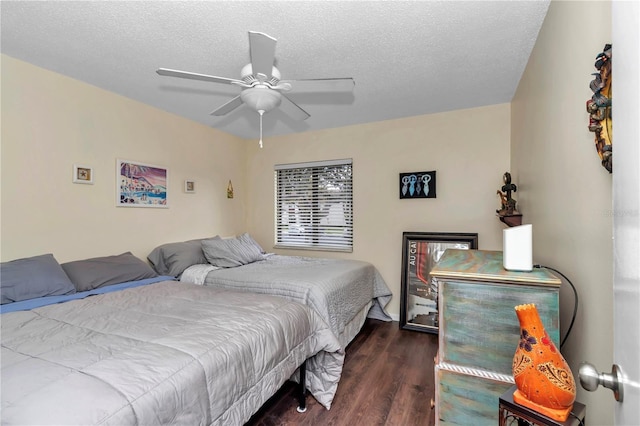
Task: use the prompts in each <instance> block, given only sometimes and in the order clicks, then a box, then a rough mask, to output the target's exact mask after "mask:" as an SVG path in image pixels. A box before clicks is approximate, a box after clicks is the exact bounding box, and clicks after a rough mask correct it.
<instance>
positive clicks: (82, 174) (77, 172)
mask: <svg viewBox="0 0 640 426" xmlns="http://www.w3.org/2000/svg"><path fill="white" fill-rule="evenodd" d="M73 183H85V184H89V185H93V169H92V168H91V167H89V166H82V165H80V164H74V165H73Z"/></svg>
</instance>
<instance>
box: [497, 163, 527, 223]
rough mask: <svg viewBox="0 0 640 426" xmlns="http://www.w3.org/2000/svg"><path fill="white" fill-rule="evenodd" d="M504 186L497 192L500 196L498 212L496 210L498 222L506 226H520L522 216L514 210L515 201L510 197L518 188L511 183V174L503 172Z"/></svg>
mask: <svg viewBox="0 0 640 426" xmlns="http://www.w3.org/2000/svg"><path fill="white" fill-rule="evenodd" d="M502 181H503V182H504V185H502V188H500V189H499V190H498V191H497V194H498V195H499V196H500V210H496V213H497V214H498V217H499V218H500V221H501V222H502V223H504V224H506V225H508V226H519V225H522V215H521V214H520V213H518V210H516V200H515V199H514V198H513V197H512V196H511V193H512V192H516V191H517V190H518V187H517V186H516V185H515V184H514V183H511V173H509V172H505V174H504V175H503V176H502Z"/></svg>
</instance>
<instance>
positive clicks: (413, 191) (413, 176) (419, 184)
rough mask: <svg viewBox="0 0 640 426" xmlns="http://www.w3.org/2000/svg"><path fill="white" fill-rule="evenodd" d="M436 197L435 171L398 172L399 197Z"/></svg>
mask: <svg viewBox="0 0 640 426" xmlns="http://www.w3.org/2000/svg"><path fill="white" fill-rule="evenodd" d="M403 198H436V172H435V170H434V171H431V172H409V173H400V199H403Z"/></svg>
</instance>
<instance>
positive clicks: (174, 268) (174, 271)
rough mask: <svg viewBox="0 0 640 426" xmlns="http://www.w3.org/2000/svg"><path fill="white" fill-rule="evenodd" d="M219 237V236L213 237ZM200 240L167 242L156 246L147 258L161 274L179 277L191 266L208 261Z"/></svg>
mask: <svg viewBox="0 0 640 426" xmlns="http://www.w3.org/2000/svg"><path fill="white" fill-rule="evenodd" d="M213 238H214V239H219V238H220V237H219V236H217V235H216V236H215V237H213ZM202 240H203V239H202V238H201V239H198V240H190V241H184V242H179V243H167V244H163V245H161V246H158V247H156V248H154V249H153V250H152V251H151V253H149V256H147V260H148V261H149V262H150V263H151V265H153V269H155V270H156V272H157V273H159V274H161V275H171V276H172V277H179V276H180V274H182V273H183V272H184V270H185V269H187V268H188V267H189V266H192V265H198V264H203V263H209V262H207V259H206V258H205V257H204V253H203V252H202V244H200V241H202Z"/></svg>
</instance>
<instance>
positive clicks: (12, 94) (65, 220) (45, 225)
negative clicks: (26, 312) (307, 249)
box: [0, 55, 247, 262]
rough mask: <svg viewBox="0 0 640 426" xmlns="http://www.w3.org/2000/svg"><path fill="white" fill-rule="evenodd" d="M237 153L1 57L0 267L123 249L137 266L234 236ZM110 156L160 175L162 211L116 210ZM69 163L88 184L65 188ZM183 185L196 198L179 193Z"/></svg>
mask: <svg viewBox="0 0 640 426" xmlns="http://www.w3.org/2000/svg"><path fill="white" fill-rule="evenodd" d="M246 145H247V143H246V142H244V141H243V140H241V139H238V138H235V137H233V136H230V135H228V134H225V133H222V132H219V131H217V130H214V129H211V128H208V127H206V126H202V125H199V124H196V123H194V122H191V121H188V120H185V119H182V118H179V117H177V116H174V115H171V114H168V113H165V112H163V111H160V110H157V109H154V108H151V107H149V106H146V105H143V104H141V103H138V102H134V101H132V100H130V99H127V98H125V97H122V96H118V95H115V94H113V93H110V92H106V91H104V90H101V89H98V88H96V87H94V86H90V85H87V84H84V83H82V82H79V81H77V80H73V79H70V78H67V77H64V76H61V75H59V74H56V73H53V72H50V71H46V70H43V69H41V68H37V67H34V66H32V65H29V64H27V63H24V62H21V61H18V60H15V59H13V58H10V57H8V56H5V55H3V56H2V163H1V164H2V205H1V207H2V209H1V212H2V216H1V217H0V219H1V221H2V224H1V232H2V245H1V247H2V249H1V257H2V260H3V261H6V260H11V259H15V258H19V257H25V256H32V255H36V254H41V253H53V254H54V256H55V257H56V258H57V259H58V261H59V262H65V261H69V260H77V259H83V258H87V257H92V256H102V255H112V254H118V253H121V252H124V251H132V252H133V253H134V254H135V255H136V256H138V257H140V258H143V259H144V258H145V257H146V256H147V254H148V253H149V252H150V251H151V249H153V247H155V246H156V245H158V244H160V243H165V242H168V241H176V240H184V239H187V238H191V237H201V236H208V235H214V234H217V233H221V234H223V233H224V234H229V233H230V234H233V233H237V232H241V231H243V230H244V229H245V216H244V215H245V205H244V202H243V198H242V196H241V194H243V193H246V191H245V168H244V164H245V157H246V154H245V150H246V149H245V148H246ZM117 158H121V159H126V160H133V161H140V162H146V163H150V164H154V165H159V166H163V167H167V168H168V170H169V197H170V198H169V203H170V207H169V208H168V209H151V208H128V207H115V195H116V189H115V181H116V178H115V170H116V159H117ZM74 163H79V164H84V165H88V166H90V167H93V171H94V182H95V184H94V185H81V184H74V183H72V181H71V180H72V170H73V164H74ZM185 179H193V180H195V181H196V193H195V194H186V193H184V192H183V181H184V180H185ZM229 179H231V180H232V181H233V185H234V187H235V188H236V191H237V194H239V195H238V196H237V197H236V198H234V199H232V200H229V199H227V198H226V188H227V182H228V180H229Z"/></svg>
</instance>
